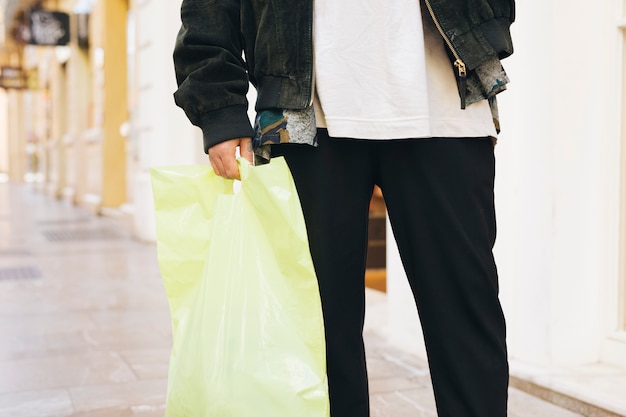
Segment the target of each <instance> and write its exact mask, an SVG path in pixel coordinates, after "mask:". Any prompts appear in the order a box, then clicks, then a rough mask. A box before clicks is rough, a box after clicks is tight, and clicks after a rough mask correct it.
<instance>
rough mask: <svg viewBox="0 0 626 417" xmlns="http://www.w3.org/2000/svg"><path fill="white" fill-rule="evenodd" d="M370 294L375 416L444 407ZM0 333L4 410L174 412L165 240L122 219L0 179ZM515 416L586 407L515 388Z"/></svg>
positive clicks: (23, 414) (11, 413) (26, 415)
mask: <svg viewBox="0 0 626 417" xmlns="http://www.w3.org/2000/svg"><path fill="white" fill-rule="evenodd" d="M367 297H368V316H367V325H366V329H365V335H366V345H367V354H368V367H369V373H370V384H371V403H372V417H435V416H436V414H435V405H434V398H433V396H432V389H431V386H430V379H429V375H428V370H427V366H426V363H425V362H424V360H422V359H420V358H418V357H417V356H416V355H413V354H411V353H407V352H406V351H403V350H401V349H399V348H398V347H396V346H393V345H392V344H390V343H389V341H388V339H387V336H386V334H385V333H386V329H385V324H384V317H385V309H386V298H385V295H384V293H383V292H380V291H377V290H372V289H369V290H368V293H367ZM0 334H1V335H2V337H0V416H2V417H64V416H73V417H79V416H80V417H87V416H89V417H131V416H141V417H162V416H163V415H164V413H165V396H166V390H167V367H168V359H169V352H170V351H169V350H170V346H171V331H170V321H169V314H168V306H167V300H166V298H165V292H164V289H163V285H162V283H161V278H160V275H159V271H158V267H157V261H156V247H155V245H154V244H147V243H140V242H138V241H136V240H135V239H133V238H132V237H131V236H129V234H128V232H127V231H126V230H125V228H124V227H123V226H122V225H120V224H119V222H118V221H116V220H112V219H107V218H102V217H96V216H93V215H92V214H89V213H88V212H86V211H85V210H83V209H80V208H75V207H71V206H69V205H68V204H64V203H62V202H59V201H54V200H51V199H49V198H47V197H45V196H42V195H41V194H38V193H36V192H34V191H33V190H32V189H31V188H30V187H28V186H16V185H10V184H0ZM622 381H626V379H623V380H622ZM509 415H510V416H511V417H580V416H583V415H585V414H580V413H578V412H573V411H570V410H567V409H565V408H562V407H559V406H557V405H555V404H553V403H551V402H549V401H545V400H542V399H540V398H538V397H536V396H534V395H532V394H529V393H527V392H524V391H521V390H519V389H516V388H511V390H510V414H509ZM587 415H591V414H587ZM594 415H598V416H604V415H607V416H608V415H609V414H594Z"/></svg>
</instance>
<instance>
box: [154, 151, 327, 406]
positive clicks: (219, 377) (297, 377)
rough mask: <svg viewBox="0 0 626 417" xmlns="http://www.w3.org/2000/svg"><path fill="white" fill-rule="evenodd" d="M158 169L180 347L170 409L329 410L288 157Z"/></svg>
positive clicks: (163, 262)
mask: <svg viewBox="0 0 626 417" xmlns="http://www.w3.org/2000/svg"><path fill="white" fill-rule="evenodd" d="M239 165H240V171H241V176H242V181H241V190H240V192H238V193H234V192H233V183H234V181H232V180H225V179H222V178H220V177H218V176H217V175H215V173H214V172H213V171H212V170H211V168H210V167H208V166H200V165H198V166H181V167H165V168H153V169H152V171H151V175H152V187H153V191H154V199H155V206H156V221H157V247H158V260H159V266H160V270H161V274H162V277H163V281H164V284H165V290H166V293H167V298H168V301H169V305H170V313H171V317H172V327H173V346H172V352H171V357H170V368H169V379H168V394H167V411H166V416H167V417H327V416H328V415H329V403H328V386H327V380H326V359H325V347H324V346H325V343H324V329H323V321H322V311H321V305H320V299H319V291H318V287H317V280H316V277H315V273H314V269H313V264H312V261H311V257H310V253H309V248H308V243H307V235H306V229H305V225H304V219H303V217H302V210H301V208H300V202H299V199H298V196H297V193H296V190H295V187H294V184H293V179H292V177H291V173H290V172H289V169H288V167H287V164H286V163H285V161H284V159H283V158H274V159H272V161H271V163H270V164H267V165H262V166H257V167H253V166H250V165H249V164H248V163H247V161H245V160H240V162H239Z"/></svg>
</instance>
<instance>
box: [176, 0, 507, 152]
mask: <svg viewBox="0 0 626 417" xmlns="http://www.w3.org/2000/svg"><path fill="white" fill-rule="evenodd" d="M313 1H314V0H183V3H182V6H181V21H182V26H181V28H180V31H179V33H178V36H177V38H176V45H175V48H174V66H175V70H176V79H177V82H178V90H177V91H176V92H175V93H174V98H175V100H176V104H177V105H178V106H180V107H182V108H183V109H184V111H185V113H186V114H187V117H188V118H189V120H190V121H191V122H192V123H193V124H194V125H196V126H199V127H200V128H201V129H202V131H203V136H204V149H205V151H207V150H208V148H209V147H211V146H213V145H215V144H217V143H219V142H222V141H225V140H228V139H233V138H239V137H251V136H254V132H253V129H252V126H251V125H250V122H249V119H248V115H247V107H248V103H247V100H246V93H247V91H248V85H249V82H251V83H252V84H253V85H254V86H255V88H256V89H257V102H256V109H257V111H263V110H268V109H292V110H298V109H306V108H308V107H309V106H310V105H311V101H312V93H313V91H312V90H313V33H312V32H313V31H312V27H313ZM425 2H426V5H427V6H428V10H429V11H430V12H431V14H432V16H433V19H434V20H435V23H436V24H437V27H438V28H439V30H440V32H441V34H442V36H443V37H444V39H445V40H446V43H447V44H448V47H449V50H450V53H451V57H453V58H452V59H451V62H452V64H453V65H454V66H455V67H456V72H457V80H458V82H459V91H460V94H461V96H462V97H461V101H462V102H463V104H462V105H463V106H464V102H465V82H466V79H467V76H468V75H470V76H471V74H472V72H473V71H474V70H475V69H476V68H478V67H480V66H481V64H483V63H485V62H488V61H491V62H493V60H494V59H502V58H505V57H507V56H509V55H510V54H512V53H513V45H512V41H511V36H510V33H509V26H510V24H511V23H512V22H513V21H514V19H515V1H514V0H425ZM244 56H245V59H244ZM485 98H487V96H485Z"/></svg>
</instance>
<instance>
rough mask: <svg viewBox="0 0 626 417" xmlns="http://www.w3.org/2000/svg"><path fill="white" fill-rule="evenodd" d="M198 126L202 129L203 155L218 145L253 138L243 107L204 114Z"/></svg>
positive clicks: (246, 112)
mask: <svg viewBox="0 0 626 417" xmlns="http://www.w3.org/2000/svg"><path fill="white" fill-rule="evenodd" d="M199 126H200V128H201V129H202V139H203V142H204V152H205V153H209V148H210V147H212V146H214V145H217V144H218V143H221V142H225V141H227V140H230V139H237V138H248V137H250V138H251V137H253V136H254V130H253V129H252V125H251V124H250V119H249V118H248V109H247V106H245V105H236V106H230V107H224V108H222V109H218V110H214V111H211V112H208V113H205V114H204V115H202V118H201V120H200V125H199Z"/></svg>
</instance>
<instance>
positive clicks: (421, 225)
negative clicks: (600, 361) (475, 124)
mask: <svg viewBox="0 0 626 417" xmlns="http://www.w3.org/2000/svg"><path fill="white" fill-rule="evenodd" d="M379 149H380V152H378V153H377V155H379V156H380V158H379V160H378V166H377V168H376V169H377V173H376V176H377V180H378V181H379V183H380V184H379V185H380V186H381V189H382V191H383V195H384V198H385V202H386V204H387V209H388V212H389V216H390V221H391V224H392V228H393V232H394V236H395V238H396V241H397V243H398V248H399V251H400V256H401V259H402V262H403V264H404V267H405V270H406V273H407V276H408V278H409V282H410V285H411V288H412V291H413V295H414V297H415V300H416V304H417V307H418V311H419V315H420V320H421V323H422V328H423V332H424V338H425V342H426V348H427V353H428V360H429V366H430V369H431V377H432V381H433V387H434V391H435V398H436V402H437V409H438V414H439V417H504V416H506V413H507V411H506V407H507V406H506V403H507V386H508V365H507V353H506V342H505V322H504V317H503V314H502V310H501V307H500V303H499V300H498V277H497V271H496V266H495V262H494V259H493V255H492V248H493V244H494V241H495V234H496V226H495V212H494V201H493V182H494V164H495V163H494V155H493V147H492V145H491V141H490V140H489V139H420V140H413V141H392V142H386V143H382V144H380V147H379Z"/></svg>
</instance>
